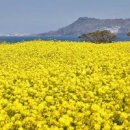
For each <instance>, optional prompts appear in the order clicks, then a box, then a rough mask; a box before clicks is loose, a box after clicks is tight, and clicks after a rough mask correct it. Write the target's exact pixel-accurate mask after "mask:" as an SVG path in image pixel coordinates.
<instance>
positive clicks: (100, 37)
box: [79, 30, 116, 43]
mask: <svg viewBox="0 0 130 130" xmlns="http://www.w3.org/2000/svg"><path fill="white" fill-rule="evenodd" d="M79 38H83V39H85V40H88V41H91V42H94V43H111V42H112V41H113V40H114V39H115V38H116V34H115V33H112V32H110V31H108V30H104V31H96V32H92V33H88V34H82V35H81V36H79Z"/></svg>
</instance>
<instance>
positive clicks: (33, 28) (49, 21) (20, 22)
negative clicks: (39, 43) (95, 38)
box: [0, 0, 130, 34]
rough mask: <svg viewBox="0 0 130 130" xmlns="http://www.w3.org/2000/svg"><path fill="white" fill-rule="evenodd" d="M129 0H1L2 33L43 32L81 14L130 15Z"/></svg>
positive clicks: (94, 15) (109, 16) (0, 30)
mask: <svg viewBox="0 0 130 130" xmlns="http://www.w3.org/2000/svg"><path fill="white" fill-rule="evenodd" d="M129 5H130V0H115V1H113V0H109V1H104V0H98V1H97V0H91V1H90V0H82V1H81V0H62V1H61V0H55V1H51V0H38V1H35V0H22V1H18V0H11V1H10V0H0V18H1V20H0V34H7V33H42V32H47V31H51V30H57V29H59V28H61V27H64V26H66V25H69V24H71V23H72V22H74V21H75V20H77V19H78V18H79V17H90V18H100V19H115V18H123V19H125V18H130V14H129V13H128V12H130V8H129Z"/></svg>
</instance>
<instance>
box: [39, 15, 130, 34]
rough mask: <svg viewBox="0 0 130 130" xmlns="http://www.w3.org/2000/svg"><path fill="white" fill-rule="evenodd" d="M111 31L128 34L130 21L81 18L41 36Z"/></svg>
mask: <svg viewBox="0 0 130 130" xmlns="http://www.w3.org/2000/svg"><path fill="white" fill-rule="evenodd" d="M106 29H107V30H110V31H112V32H115V33H117V34H126V33H127V32H129V31H130V19H96V18H88V17H80V18H79V19H78V20H76V21H75V22H73V23H72V24H70V25H68V26H66V27H63V28H60V29H59V30H57V31H50V32H47V33H42V34H39V35H44V36H79V35H81V34H83V33H89V32H93V31H96V30H106Z"/></svg>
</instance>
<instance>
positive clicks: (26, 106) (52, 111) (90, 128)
mask: <svg viewBox="0 0 130 130" xmlns="http://www.w3.org/2000/svg"><path fill="white" fill-rule="evenodd" d="M0 130H130V42H122V43H120V42H118V43H112V44H91V43H85V42H82V43H80V42H60V41H59V42H58V41H57V42H54V41H31V42H23V43H17V44H16V43H15V44H0Z"/></svg>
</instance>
